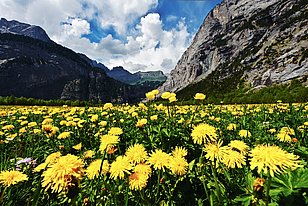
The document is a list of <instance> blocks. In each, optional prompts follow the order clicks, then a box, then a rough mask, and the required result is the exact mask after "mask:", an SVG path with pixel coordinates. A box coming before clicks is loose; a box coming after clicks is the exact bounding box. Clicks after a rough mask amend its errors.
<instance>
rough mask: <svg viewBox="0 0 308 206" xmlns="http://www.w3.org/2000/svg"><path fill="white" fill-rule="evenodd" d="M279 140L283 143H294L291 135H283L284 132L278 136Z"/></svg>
mask: <svg viewBox="0 0 308 206" xmlns="http://www.w3.org/2000/svg"><path fill="white" fill-rule="evenodd" d="M277 138H278V139H279V140H280V141H281V142H291V141H292V138H291V136H290V135H289V134H287V133H283V132H280V133H278V134H277Z"/></svg>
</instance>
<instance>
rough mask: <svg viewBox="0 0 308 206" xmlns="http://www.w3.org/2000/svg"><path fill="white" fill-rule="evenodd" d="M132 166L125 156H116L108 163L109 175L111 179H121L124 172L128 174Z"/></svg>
mask: <svg viewBox="0 0 308 206" xmlns="http://www.w3.org/2000/svg"><path fill="white" fill-rule="evenodd" d="M131 169H132V166H131V164H130V162H129V159H128V158H127V157H126V156H118V157H117V159H116V160H115V161H114V162H113V163H111V165H110V170H109V172H110V177H111V178H113V179H117V178H119V179H123V178H124V175H125V173H127V174H130V171H129V170H131Z"/></svg>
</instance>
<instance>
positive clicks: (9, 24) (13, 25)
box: [0, 18, 52, 42]
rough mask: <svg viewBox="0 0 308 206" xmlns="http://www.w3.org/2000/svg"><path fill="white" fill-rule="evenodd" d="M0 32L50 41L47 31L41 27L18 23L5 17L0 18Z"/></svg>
mask: <svg viewBox="0 0 308 206" xmlns="http://www.w3.org/2000/svg"><path fill="white" fill-rule="evenodd" d="M0 33H10V34H18V35H23V36H28V37H31V38H34V39H39V40H42V41H45V42H52V41H51V40H50V38H49V36H48V35H47V33H46V32H45V31H44V30H43V29H42V28H41V27H39V26H33V25H30V24H25V23H20V22H18V21H14V20H13V21H8V20H6V19H5V18H1V20H0Z"/></svg>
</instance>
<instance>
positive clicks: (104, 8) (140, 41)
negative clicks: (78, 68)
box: [0, 0, 221, 73]
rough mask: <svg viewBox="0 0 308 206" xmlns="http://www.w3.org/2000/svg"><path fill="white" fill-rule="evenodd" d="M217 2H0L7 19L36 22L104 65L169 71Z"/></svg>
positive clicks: (121, 0) (57, 39)
mask: <svg viewBox="0 0 308 206" xmlns="http://www.w3.org/2000/svg"><path fill="white" fill-rule="evenodd" d="M220 2H221V0H130V1H127V0H1V1H0V14H1V17H5V18H7V19H8V20H12V19H15V20H18V21H22V22H26V23H29V24H34V25H39V26H41V27H42V28H43V29H45V30H46V32H47V34H48V35H49V36H50V38H51V39H53V40H54V41H55V42H57V43H59V44H62V45H64V46H66V47H69V48H71V49H73V50H74V51H76V52H81V53H84V54H86V55H87V56H89V57H90V58H92V59H95V60H97V61H99V62H101V63H103V64H105V65H106V66H108V67H109V68H112V67H114V66H123V67H124V68H126V69H128V70H129V71H131V72H136V71H150V70H152V71H153V70H162V71H163V72H165V73H168V72H170V70H172V69H173V68H174V67H175V65H176V63H177V61H178V60H179V58H180V57H181V55H182V54H183V52H184V51H185V50H186V48H187V47H188V46H189V44H190V42H191V40H192V38H193V36H194V35H195V33H196V32H197V30H198V29H199V27H200V26H201V24H202V22H203V20H204V18H205V17H206V15H207V14H208V12H209V11H210V10H211V9H212V8H214V6H215V5H217V4H218V3H220Z"/></svg>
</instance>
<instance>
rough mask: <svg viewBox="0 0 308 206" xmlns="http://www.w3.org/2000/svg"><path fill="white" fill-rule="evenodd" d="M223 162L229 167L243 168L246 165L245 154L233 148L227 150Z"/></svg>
mask: <svg viewBox="0 0 308 206" xmlns="http://www.w3.org/2000/svg"><path fill="white" fill-rule="evenodd" d="M222 163H224V164H225V165H226V166H227V167H229V168H235V167H237V168H242V167H243V165H246V162H245V156H244V154H243V153H240V152H237V151H234V150H232V149H227V150H225V154H224V156H223V159H222Z"/></svg>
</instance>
